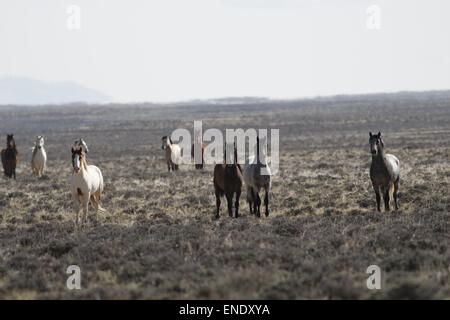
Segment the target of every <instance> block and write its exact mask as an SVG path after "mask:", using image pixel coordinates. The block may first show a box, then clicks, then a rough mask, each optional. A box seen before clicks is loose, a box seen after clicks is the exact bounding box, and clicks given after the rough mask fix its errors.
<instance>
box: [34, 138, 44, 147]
mask: <svg viewBox="0 0 450 320" xmlns="http://www.w3.org/2000/svg"><path fill="white" fill-rule="evenodd" d="M34 145H35V146H36V148H38V149H42V148H43V147H44V137H43V136H36V142H35V143H34Z"/></svg>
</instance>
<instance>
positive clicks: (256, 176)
mask: <svg viewBox="0 0 450 320" xmlns="http://www.w3.org/2000/svg"><path fill="white" fill-rule="evenodd" d="M264 145H266V144H264ZM264 150H265V149H264ZM263 156H264V159H265V162H264V163H262V162H261V161H260V155H259V137H256V159H255V156H251V157H249V158H248V159H246V161H245V165H244V173H243V178H244V182H245V185H246V186H247V187H246V189H247V202H248V204H249V207H250V214H255V215H256V216H257V217H260V216H261V213H260V206H261V198H260V197H259V191H260V190H261V189H264V192H265V195H264V205H265V207H266V211H265V214H266V217H267V216H268V215H269V190H270V185H271V180H270V176H271V172H270V168H269V166H268V161H269V159H268V157H266V154H265V152H264V153H263Z"/></svg>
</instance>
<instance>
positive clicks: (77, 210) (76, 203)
mask: <svg viewBox="0 0 450 320" xmlns="http://www.w3.org/2000/svg"><path fill="white" fill-rule="evenodd" d="M72 199H73V207H74V211H75V226H78V221H79V216H78V215H79V214H80V199H79V197H78V194H77V193H73V192H72Z"/></svg>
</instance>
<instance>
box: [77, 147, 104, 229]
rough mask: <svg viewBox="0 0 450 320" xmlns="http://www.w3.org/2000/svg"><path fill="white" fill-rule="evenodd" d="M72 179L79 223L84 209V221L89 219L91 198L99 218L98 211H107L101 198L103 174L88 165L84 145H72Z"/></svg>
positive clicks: (96, 215)
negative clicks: (101, 202) (101, 204)
mask: <svg viewBox="0 0 450 320" xmlns="http://www.w3.org/2000/svg"><path fill="white" fill-rule="evenodd" d="M72 168H73V172H72V177H71V178H72V179H71V180H72V181H71V193H72V199H73V203H74V209H75V214H76V222H75V224H76V225H78V215H79V213H80V204H81V207H82V208H81V209H82V210H83V217H82V223H84V222H86V220H87V212H88V206H89V200H90V202H91V204H92V205H93V207H94V209H95V218H96V220H97V218H98V211H105V209H103V208H102V207H101V206H100V198H101V195H102V192H103V188H104V182H103V175H102V172H101V171H100V169H99V168H98V167H96V166H92V165H88V164H87V162H86V154H85V153H84V151H83V148H82V147H72Z"/></svg>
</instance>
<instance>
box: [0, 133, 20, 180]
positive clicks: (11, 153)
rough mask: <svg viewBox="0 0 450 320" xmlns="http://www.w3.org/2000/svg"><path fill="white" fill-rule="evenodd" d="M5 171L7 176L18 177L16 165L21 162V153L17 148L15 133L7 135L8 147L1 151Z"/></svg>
mask: <svg viewBox="0 0 450 320" xmlns="http://www.w3.org/2000/svg"><path fill="white" fill-rule="evenodd" d="M1 158H2V165H3V172H4V174H5V176H6V177H8V178H12V177H14V179H16V166H17V163H18V162H19V153H18V152H17V149H16V141H15V140H14V135H13V134H8V135H7V137H6V149H3V150H2V151H1Z"/></svg>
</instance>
